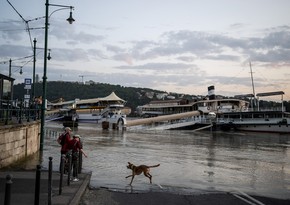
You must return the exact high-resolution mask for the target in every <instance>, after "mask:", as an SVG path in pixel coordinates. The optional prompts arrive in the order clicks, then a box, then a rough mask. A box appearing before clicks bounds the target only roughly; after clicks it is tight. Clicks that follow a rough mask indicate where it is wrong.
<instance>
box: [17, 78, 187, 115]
mask: <svg viewBox="0 0 290 205" xmlns="http://www.w3.org/2000/svg"><path fill="white" fill-rule="evenodd" d="M13 89H14V95H13V96H14V99H23V96H24V95H25V94H26V90H25V89H24V83H22V84H17V85H14V87H13ZM113 91H114V92H115V93H116V95H118V96H119V97H120V98H122V99H123V100H126V101H127V103H126V106H128V107H130V108H131V109H132V111H134V110H135V109H136V107H137V106H138V105H144V104H146V103H148V102H150V101H151V100H156V99H157V97H159V96H160V95H163V96H165V98H166V96H168V97H169V98H173V97H174V98H178V97H180V96H182V98H187V99H192V96H190V95H181V94H177V93H170V94H167V95H166V94H165V92H164V91H160V90H153V89H149V88H134V87H124V86H120V85H111V84H104V83H93V82H91V83H90V84H83V83H80V82H64V81H50V82H47V94H46V96H47V100H48V101H50V102H57V101H58V100H59V99H60V98H62V99H64V101H69V100H74V99H76V98H79V99H89V98H98V97H106V96H108V95H109V94H111V92H113ZM41 95H42V83H36V84H35V96H41Z"/></svg>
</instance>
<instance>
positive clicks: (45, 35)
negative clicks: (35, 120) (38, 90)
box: [40, 0, 75, 151]
mask: <svg viewBox="0 0 290 205" xmlns="http://www.w3.org/2000/svg"><path fill="white" fill-rule="evenodd" d="M49 6H55V7H61V9H58V10H62V9H70V16H69V18H68V19H67V21H68V22H69V23H70V24H72V23H73V22H74V21H75V20H74V19H73V18H72V9H73V8H74V7H72V6H65V5H58V4H49V0H46V3H45V29H44V30H45V33H44V64H43V82H42V104H41V125H40V151H42V150H43V142H44V123H45V109H46V80H47V77H46V71H47V43H48V25H49V24H48V18H49V17H50V16H51V15H52V14H53V13H54V12H56V11H58V10H55V11H53V12H52V13H51V14H50V15H49V11H48V8H49Z"/></svg>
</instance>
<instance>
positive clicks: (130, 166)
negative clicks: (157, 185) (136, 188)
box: [126, 162, 160, 185]
mask: <svg viewBox="0 0 290 205" xmlns="http://www.w3.org/2000/svg"><path fill="white" fill-rule="evenodd" d="M159 165H160V164H157V165H154V166H147V165H140V166H135V165H134V164H132V163H130V162H128V166H127V168H128V169H131V170H132V174H131V175H129V176H126V178H128V177H132V179H131V182H130V185H131V184H132V182H133V179H134V177H135V175H139V174H142V172H143V173H144V175H145V177H148V178H149V179H150V184H152V175H151V174H150V173H149V172H150V168H153V167H158V166H159Z"/></svg>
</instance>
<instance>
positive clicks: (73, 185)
mask: <svg viewBox="0 0 290 205" xmlns="http://www.w3.org/2000/svg"><path fill="white" fill-rule="evenodd" d="M7 174H10V175H11V176H12V177H13V178H12V182H13V183H12V185H11V201H10V205H19V204H21V205H33V204H34V197H35V194H34V193H35V178H36V172H35V171H11V172H10V171H1V172H0V205H3V204H4V195H5V184H6V176H7ZM90 178H91V173H81V174H79V179H80V180H79V181H78V182H72V181H71V182H70V185H69V186H68V185H67V176H66V175H65V177H64V179H63V187H62V194H61V195H59V179H60V174H59V173H58V172H53V173H52V199H51V204H53V205H68V204H69V205H77V204H80V205H114V204H115V205H117V204H118V205H130V204H132V205H136V204H138V205H147V204H151V205H155V204H156V205H157V204H158V205H159V204H167V205H175V204H192V205H193V204H198V205H211V204H222V205H232V204H236V205H248V204H254V205H255V204H256V205H263V204H267V205H286V204H289V203H290V201H289V200H282V199H273V198H267V197H257V196H243V195H236V196H235V195H234V194H232V193H222V192H220V193H204V194H201V193H200V194H195V195H184V194H177V193H176V194H174V193H167V192H154V191H153V192H150V191H149V192H147V193H124V192H116V191H110V190H108V189H106V188H99V189H89V188H88V187H89V183H90ZM40 184H41V186H40V195H39V204H40V205H47V204H48V172H47V171H42V172H41V183H40Z"/></svg>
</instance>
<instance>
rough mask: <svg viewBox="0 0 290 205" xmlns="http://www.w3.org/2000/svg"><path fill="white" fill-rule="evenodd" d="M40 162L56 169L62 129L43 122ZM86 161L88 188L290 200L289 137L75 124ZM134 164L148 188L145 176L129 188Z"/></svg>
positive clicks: (53, 123)
mask: <svg viewBox="0 0 290 205" xmlns="http://www.w3.org/2000/svg"><path fill="white" fill-rule="evenodd" d="M46 130H47V135H46V137H45V144H44V152H43V162H42V165H43V166H44V167H47V166H48V157H49V156H52V157H53V169H54V170H58V166H59V158H60V145H58V144H57V142H56V137H57V135H58V133H59V132H61V131H62V125H61V124H57V123H55V122H49V123H46ZM74 133H75V134H80V135H81V136H82V141H83V144H84V150H85V152H86V153H87V154H88V158H83V169H84V170H85V171H91V172H92V177H91V186H93V187H107V188H108V189H110V190H117V191H124V192H147V191H167V192H175V193H185V194H187V193H188V194H192V193H197V192H198V193H200V192H219V191H226V192H232V191H241V192H245V193H247V194H253V195H261V196H268V197H275V198H282V199H289V198H290V135H286V134H283V135H280V134H268V133H245V132H214V133H210V132H207V131H202V132H193V131H150V132H149V131H116V130H102V129H101V128H100V126H99V125H98V126H96V125H95V124H80V125H79V127H78V129H77V130H74ZM127 162H131V163H133V164H135V165H140V164H146V165H156V164H160V166H159V167H157V168H151V172H150V173H151V175H152V176H153V179H152V181H153V184H152V185H150V184H149V180H148V178H146V177H144V175H139V176H136V177H135V179H134V181H133V186H132V187H131V186H129V185H128V184H129V183H130V180H131V179H130V178H127V179H126V178H125V177H126V176H128V175H130V174H131V170H129V169H127V168H126V165H127Z"/></svg>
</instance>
